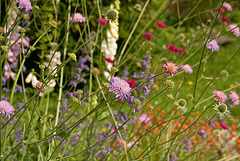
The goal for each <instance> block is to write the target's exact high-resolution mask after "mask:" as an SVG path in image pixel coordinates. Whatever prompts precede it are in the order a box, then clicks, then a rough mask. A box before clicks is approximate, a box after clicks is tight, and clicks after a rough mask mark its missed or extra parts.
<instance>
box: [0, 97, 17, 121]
mask: <svg viewBox="0 0 240 161" xmlns="http://www.w3.org/2000/svg"><path fill="white" fill-rule="evenodd" d="M14 110H15V109H14V108H13V106H11V105H10V103H8V102H7V101H0V114H4V115H5V116H6V117H9V118H10V114H12V115H13V114H14Z"/></svg>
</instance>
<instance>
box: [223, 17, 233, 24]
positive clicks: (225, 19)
mask: <svg viewBox="0 0 240 161" xmlns="http://www.w3.org/2000/svg"><path fill="white" fill-rule="evenodd" d="M221 20H223V21H225V22H227V23H228V24H229V25H230V24H231V21H230V20H229V19H228V18H226V17H221Z"/></svg>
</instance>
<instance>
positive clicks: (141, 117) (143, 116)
mask: <svg viewBox="0 0 240 161" xmlns="http://www.w3.org/2000/svg"><path fill="white" fill-rule="evenodd" d="M139 120H140V122H144V123H148V121H150V118H149V117H148V116H147V115H146V114H143V115H142V116H140V117H139Z"/></svg>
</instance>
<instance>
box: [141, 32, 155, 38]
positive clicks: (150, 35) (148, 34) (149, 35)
mask: <svg viewBox="0 0 240 161" xmlns="http://www.w3.org/2000/svg"><path fill="white" fill-rule="evenodd" d="M142 36H143V37H145V38H146V39H149V40H153V36H152V34H151V33H150V32H146V33H145V34H142Z"/></svg>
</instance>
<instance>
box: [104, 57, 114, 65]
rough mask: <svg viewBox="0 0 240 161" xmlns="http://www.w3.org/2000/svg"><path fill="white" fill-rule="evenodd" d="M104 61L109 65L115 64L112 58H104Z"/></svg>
mask: <svg viewBox="0 0 240 161" xmlns="http://www.w3.org/2000/svg"><path fill="white" fill-rule="evenodd" d="M104 60H105V61H106V62H108V63H111V64H113V63H114V60H112V59H111V58H104Z"/></svg>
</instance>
